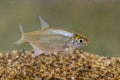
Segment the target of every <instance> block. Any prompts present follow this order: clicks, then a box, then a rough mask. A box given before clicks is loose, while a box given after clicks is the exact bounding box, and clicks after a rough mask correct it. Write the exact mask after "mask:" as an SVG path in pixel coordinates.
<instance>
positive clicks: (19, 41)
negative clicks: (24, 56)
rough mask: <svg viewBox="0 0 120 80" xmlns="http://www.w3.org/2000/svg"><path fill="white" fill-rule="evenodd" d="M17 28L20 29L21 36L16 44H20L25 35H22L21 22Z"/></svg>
mask: <svg viewBox="0 0 120 80" xmlns="http://www.w3.org/2000/svg"><path fill="white" fill-rule="evenodd" d="M19 29H20V32H21V38H20V39H19V40H18V41H17V42H16V44H17V45H20V44H22V43H24V42H25V40H24V38H25V35H24V32H23V28H22V25H21V24H19Z"/></svg>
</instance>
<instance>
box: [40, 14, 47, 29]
mask: <svg viewBox="0 0 120 80" xmlns="http://www.w3.org/2000/svg"><path fill="white" fill-rule="evenodd" d="M39 19H40V24H41V29H45V28H47V27H49V25H48V24H47V23H46V22H45V21H44V20H43V19H42V17H41V16H39Z"/></svg>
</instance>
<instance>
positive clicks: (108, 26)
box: [0, 0, 120, 56]
mask: <svg viewBox="0 0 120 80" xmlns="http://www.w3.org/2000/svg"><path fill="white" fill-rule="evenodd" d="M38 16H41V17H42V18H43V19H44V20H45V21H46V22H47V23H48V24H49V25H51V26H53V27H54V26H55V27H58V28H65V29H68V30H72V31H73V32H77V33H80V34H82V35H85V36H87V37H88V39H89V45H88V46H87V47H85V48H84V51H87V52H90V53H95V54H99V55H104V56H120V0H0V52H6V51H11V50H14V49H19V50H20V49H25V50H31V49H32V48H31V46H30V45H29V44H28V43H25V44H23V45H20V46H17V45H16V44H15V42H16V41H17V40H18V39H19V38H20V36H21V34H20V31H19V28H18V25H19V24H22V25H23V29H24V32H31V31H35V30H39V29H40V22H39V18H38Z"/></svg>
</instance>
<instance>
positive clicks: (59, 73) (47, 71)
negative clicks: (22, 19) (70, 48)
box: [0, 50, 120, 80]
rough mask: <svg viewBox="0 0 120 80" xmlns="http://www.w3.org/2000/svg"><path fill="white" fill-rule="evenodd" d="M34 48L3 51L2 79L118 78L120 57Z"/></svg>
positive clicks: (70, 79) (69, 79) (92, 79)
mask: <svg viewBox="0 0 120 80" xmlns="http://www.w3.org/2000/svg"><path fill="white" fill-rule="evenodd" d="M31 54H33V52H32V51H22V50H21V51H16V50H14V51H11V52H6V53H4V55H3V54H2V53H0V80H99V79H102V80H118V79H120V57H104V56H99V55H95V54H91V53H87V52H80V51H78V50H77V51H76V52H74V53H70V54H68V55H66V56H65V55H64V56H63V54H62V53H59V54H58V55H57V56H55V55H49V56H47V55H40V56H38V57H36V58H33V59H32V58H31Z"/></svg>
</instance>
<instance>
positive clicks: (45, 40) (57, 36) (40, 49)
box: [17, 17, 88, 58]
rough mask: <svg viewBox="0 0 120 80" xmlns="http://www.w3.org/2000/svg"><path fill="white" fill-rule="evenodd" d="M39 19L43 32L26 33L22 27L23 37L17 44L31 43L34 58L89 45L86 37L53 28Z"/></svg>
mask: <svg viewBox="0 0 120 80" xmlns="http://www.w3.org/2000/svg"><path fill="white" fill-rule="evenodd" d="M39 18H40V21H41V30H38V31H33V32H29V33H24V32H23V29H22V26H20V31H21V33H22V37H21V39H20V40H19V41H18V42H17V44H21V43H24V42H29V43H30V44H31V46H32V47H33V49H34V52H35V53H34V54H33V55H32V57H33V58H34V57H36V56H38V55H40V54H43V53H44V54H46V55H49V54H50V53H54V52H58V51H65V50H66V49H68V50H74V49H76V48H79V47H83V46H85V45H87V43H88V41H87V38H86V37H84V36H81V35H79V34H76V33H72V32H69V31H65V30H62V29H57V28H52V27H50V26H49V25H48V24H47V23H46V22H45V21H44V20H43V19H42V18H41V17H39ZM80 40H82V42H80Z"/></svg>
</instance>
